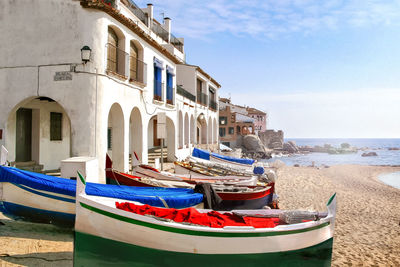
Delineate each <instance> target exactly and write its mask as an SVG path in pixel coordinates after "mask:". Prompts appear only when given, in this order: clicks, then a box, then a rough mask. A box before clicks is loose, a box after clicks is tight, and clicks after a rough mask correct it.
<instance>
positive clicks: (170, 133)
mask: <svg viewBox="0 0 400 267" xmlns="http://www.w3.org/2000/svg"><path fill="white" fill-rule="evenodd" d="M166 133H167V134H166V138H165V139H164V148H165V150H164V153H167V155H166V156H167V160H168V161H170V162H173V161H174V160H175V152H176V151H175V150H176V144H175V138H176V136H175V124H174V122H173V121H172V120H171V119H170V118H169V117H168V116H166ZM147 134H148V135H147V137H148V138H147V139H148V143H147V145H148V148H149V151H148V152H149V162H150V155H152V154H155V157H159V156H158V155H157V154H160V148H161V140H160V139H158V138H157V115H155V116H153V117H151V119H150V120H149V124H148V127H147ZM165 151H167V152H165ZM164 157H165V154H164Z"/></svg>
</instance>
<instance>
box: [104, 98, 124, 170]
mask: <svg viewBox="0 0 400 267" xmlns="http://www.w3.org/2000/svg"><path fill="white" fill-rule="evenodd" d="M124 127H125V125H124V113H123V111H122V108H121V106H120V105H119V104H118V103H114V104H113V105H112V106H111V108H110V111H109V113H108V124H107V153H108V155H109V156H110V157H111V159H112V161H113V168H114V169H116V170H119V171H122V172H123V171H125V160H124V149H125V141H124V140H125V139H124Z"/></svg>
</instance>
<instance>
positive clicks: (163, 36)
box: [151, 21, 169, 43]
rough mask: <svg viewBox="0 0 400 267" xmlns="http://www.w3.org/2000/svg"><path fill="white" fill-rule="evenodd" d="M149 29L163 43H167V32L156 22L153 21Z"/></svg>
mask: <svg viewBox="0 0 400 267" xmlns="http://www.w3.org/2000/svg"><path fill="white" fill-rule="evenodd" d="M151 29H152V30H153V32H154V33H155V34H157V35H158V36H160V37H161V39H163V40H164V41H165V42H167V43H168V35H169V33H168V31H167V30H165V29H164V28H163V27H162V26H161V25H160V24H159V23H158V22H156V21H153V22H152V25H151Z"/></svg>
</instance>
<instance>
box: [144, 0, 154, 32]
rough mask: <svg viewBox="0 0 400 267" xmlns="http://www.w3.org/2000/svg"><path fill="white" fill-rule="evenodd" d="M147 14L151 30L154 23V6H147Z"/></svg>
mask: <svg viewBox="0 0 400 267" xmlns="http://www.w3.org/2000/svg"><path fill="white" fill-rule="evenodd" d="M145 12H146V13H147V19H148V21H147V25H148V27H149V28H151V25H152V22H153V14H154V13H153V4H147V8H146V11H145Z"/></svg>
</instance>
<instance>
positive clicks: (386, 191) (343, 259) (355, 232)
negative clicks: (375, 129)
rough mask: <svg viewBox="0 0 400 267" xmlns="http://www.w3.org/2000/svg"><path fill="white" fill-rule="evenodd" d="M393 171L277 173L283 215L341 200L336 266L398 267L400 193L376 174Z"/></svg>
mask: <svg viewBox="0 0 400 267" xmlns="http://www.w3.org/2000/svg"><path fill="white" fill-rule="evenodd" d="M398 170H400V168H398V167H397V168H394V167H373V166H356V165H341V166H332V167H330V168H322V169H316V168H311V167H299V168H296V167H284V168H281V169H279V170H278V180H277V187H276V188H277V192H278V194H279V195H280V204H281V205H280V208H282V209H296V208H305V209H317V210H322V209H324V203H326V201H327V200H328V199H329V196H330V195H331V194H332V193H334V192H336V193H337V198H338V210H337V220H336V225H335V235H334V247H333V257H332V266H400V190H399V189H396V188H393V187H390V186H388V185H385V184H383V183H382V182H380V181H379V180H378V179H377V176H378V174H381V173H390V172H394V171H398Z"/></svg>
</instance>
